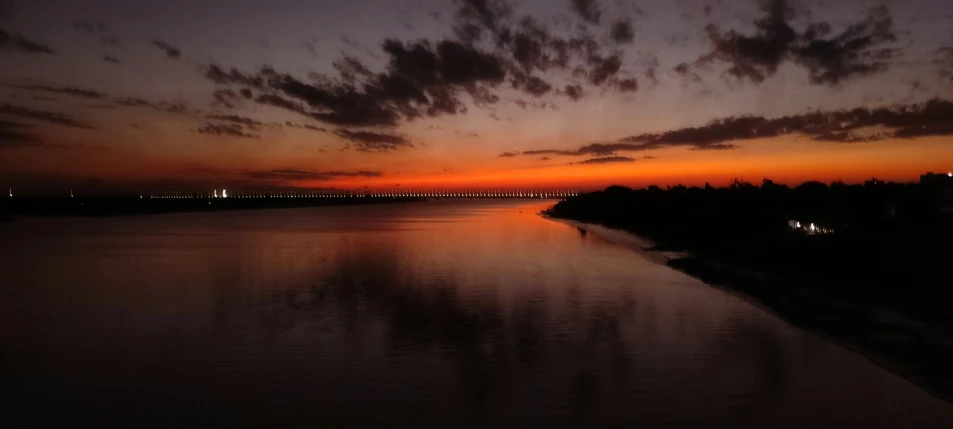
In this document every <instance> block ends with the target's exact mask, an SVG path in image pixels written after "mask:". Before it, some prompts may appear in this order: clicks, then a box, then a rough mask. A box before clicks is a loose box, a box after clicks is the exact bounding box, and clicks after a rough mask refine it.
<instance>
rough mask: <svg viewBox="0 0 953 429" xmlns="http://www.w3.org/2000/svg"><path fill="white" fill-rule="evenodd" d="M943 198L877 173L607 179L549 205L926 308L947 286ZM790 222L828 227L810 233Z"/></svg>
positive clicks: (948, 249)
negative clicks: (697, 183)
mask: <svg viewBox="0 0 953 429" xmlns="http://www.w3.org/2000/svg"><path fill="white" fill-rule="evenodd" d="M946 198H947V197H943V196H942V194H941V193H938V192H937V190H936V189H935V188H933V187H930V186H924V185H920V184H898V183H884V182H881V181H877V180H871V181H868V182H866V183H865V184H863V185H847V184H844V183H841V182H835V183H832V184H830V185H827V184H824V183H820V182H807V183H803V184H801V185H798V186H796V187H793V188H792V187H788V186H785V185H779V184H776V183H774V182H773V181H771V180H768V179H765V180H764V181H763V182H762V184H761V186H756V185H754V184H751V183H748V182H744V181H740V180H735V181H734V182H733V183H731V185H729V186H727V187H723V188H714V187H711V186H708V185H706V186H705V187H704V188H699V187H691V188H689V187H685V186H674V187H669V188H667V189H661V188H659V187H657V186H650V187H648V188H646V189H640V190H635V189H629V188H626V187H622V186H610V187H609V188H607V189H605V190H604V191H599V192H592V193H587V194H582V195H580V196H578V197H574V198H569V199H566V200H564V201H561V202H559V203H558V204H556V205H555V206H554V207H553V208H552V209H550V211H549V212H548V213H549V214H550V215H552V216H555V217H560V218H567V219H574V220H579V221H584V222H590V223H598V224H603V225H606V226H609V227H614V228H620V229H624V230H628V231H631V232H633V233H636V234H638V235H641V236H644V237H646V238H649V239H652V240H653V241H655V242H656V243H657V244H658V246H659V247H660V248H668V249H673V250H685V251H690V252H692V253H693V254H694V255H698V256H699V257H701V258H704V260H706V261H708V262H709V263H712V264H720V265H729V266H735V267H740V268H742V269H746V270H755V271H757V272H761V273H766V274H769V275H771V276H775V277H777V278H784V279H791V280H792V281H794V282H796V283H798V284H799V285H802V286H803V287H809V288H814V289H817V290H821V291H823V292H824V293H826V294H835V295H842V296H844V297H849V298H850V299H854V300H873V301H877V302H879V303H884V304H888V305H890V306H891V307H895V308H899V309H903V310H911V311H914V312H920V311H922V310H924V309H925V308H926V307H931V308H930V310H931V311H933V312H935V314H937V315H941V314H944V313H945V310H946V309H945V307H946V304H942V305H941V304H940V303H939V302H935V301H936V300H933V301H934V302H930V301H931V299H932V298H939V297H940V296H942V294H943V293H944V292H945V291H946V290H948V289H950V288H951V286H953V215H951V214H950V213H949V212H948V207H949V206H948V204H949V201H948V200H947V199H946ZM790 220H793V221H799V222H801V223H802V225H809V224H810V223H814V224H816V225H818V226H819V227H826V228H831V229H833V233H831V234H819V235H810V234H806V233H805V232H804V231H800V230H797V229H794V228H791V227H790V226H789V224H788V221H790ZM898 290H902V291H903V293H902V294H899V295H902V297H901V298H900V299H898V298H897V296H898V293H897V291H898ZM944 302H945V301H944ZM945 317H946V319H947V320H953V317H950V316H945Z"/></svg>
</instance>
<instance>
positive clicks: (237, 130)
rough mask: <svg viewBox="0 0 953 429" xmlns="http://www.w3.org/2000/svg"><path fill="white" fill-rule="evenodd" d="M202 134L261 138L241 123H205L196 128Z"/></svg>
mask: <svg viewBox="0 0 953 429" xmlns="http://www.w3.org/2000/svg"><path fill="white" fill-rule="evenodd" d="M195 131H196V132H198V133H201V134H209V135H213V136H225V137H238V138H247V139H255V140H258V139H260V138H261V136H259V135H258V134H254V133H251V132H247V131H245V129H244V128H242V126H241V125H240V124H205V125H203V126H201V127H199V128H198V129H197V130H195Z"/></svg>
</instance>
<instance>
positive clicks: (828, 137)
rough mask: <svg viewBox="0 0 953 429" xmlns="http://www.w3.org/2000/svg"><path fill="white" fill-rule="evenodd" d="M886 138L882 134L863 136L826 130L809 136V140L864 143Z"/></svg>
mask: <svg viewBox="0 0 953 429" xmlns="http://www.w3.org/2000/svg"><path fill="white" fill-rule="evenodd" d="M884 138H886V137H885V136H884V135H881V134H877V135H870V136H863V135H857V134H854V133H852V132H849V131H827V132H823V133H821V134H818V135H816V136H814V137H811V140H814V141H822V142H837V143H866V142H871V141H877V140H883V139H884Z"/></svg>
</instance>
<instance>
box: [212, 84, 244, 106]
mask: <svg viewBox="0 0 953 429" xmlns="http://www.w3.org/2000/svg"><path fill="white" fill-rule="evenodd" d="M250 95H251V94H250V93H249V96H250ZM247 98H248V97H245V96H244V95H241V94H239V93H238V92H237V91H234V90H231V89H216V90H215V92H213V93H212V106H215V107H223V108H226V109H234V108H237V107H241V106H242V105H243V104H244V101H245V99H247Z"/></svg>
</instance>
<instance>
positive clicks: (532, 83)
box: [523, 76, 553, 97]
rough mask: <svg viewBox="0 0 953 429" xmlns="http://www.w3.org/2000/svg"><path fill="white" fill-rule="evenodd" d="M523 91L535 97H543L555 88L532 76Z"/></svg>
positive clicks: (524, 85)
mask: <svg viewBox="0 0 953 429" xmlns="http://www.w3.org/2000/svg"><path fill="white" fill-rule="evenodd" d="M523 89H524V90H525V91H526V92H528V93H530V94H531V95H533V96H536V97H541V96H543V95H545V94H546V93H547V92H549V91H550V90H551V89H553V87H552V85H550V84H548V83H546V81H544V80H542V79H540V78H538V77H536V76H530V77H528V78H527V80H526V83H524V84H523Z"/></svg>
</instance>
